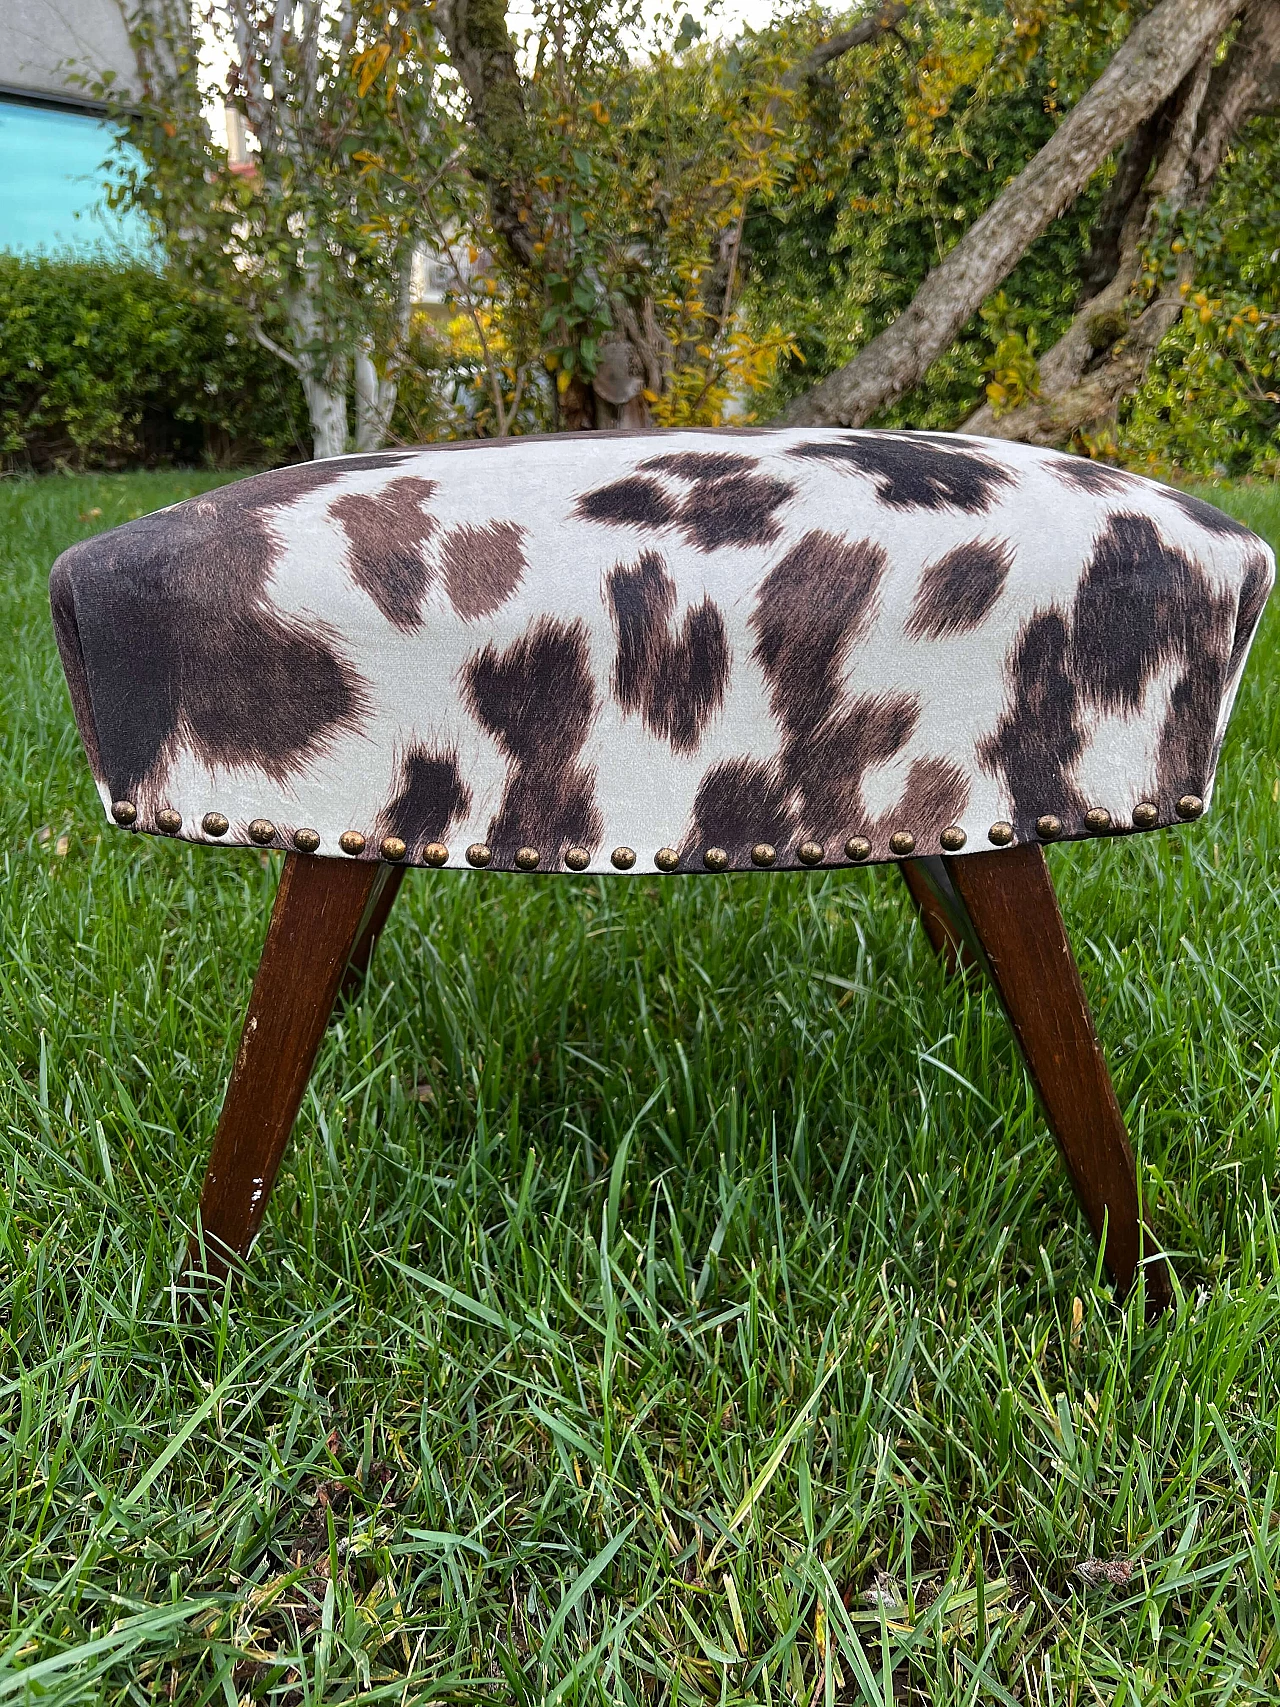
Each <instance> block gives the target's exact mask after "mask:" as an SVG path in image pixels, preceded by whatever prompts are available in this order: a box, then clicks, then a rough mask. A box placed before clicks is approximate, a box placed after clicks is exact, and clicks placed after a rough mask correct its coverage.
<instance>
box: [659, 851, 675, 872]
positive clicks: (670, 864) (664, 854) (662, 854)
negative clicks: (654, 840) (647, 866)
mask: <svg viewBox="0 0 1280 1707" xmlns="http://www.w3.org/2000/svg"><path fill="white" fill-rule="evenodd" d="M653 863H654V864H655V865H656V866H657V868H658V870H659V871H675V869H676V868H677V866H678V865H679V864H680V855H679V854H678V853H677V852H676V850H675V849H674V848H659V849H658V851H657V853H656V854H654V856H653Z"/></svg>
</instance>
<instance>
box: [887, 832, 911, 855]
mask: <svg viewBox="0 0 1280 1707" xmlns="http://www.w3.org/2000/svg"><path fill="white" fill-rule="evenodd" d="M915 846H916V839H915V837H914V836H913V835H912V834H911V832H910V830H895V831H894V832H893V834H892V835H891V836H890V837H889V849H890V852H891V853H896V854H899V855H901V854H909V853H914V852H915Z"/></svg>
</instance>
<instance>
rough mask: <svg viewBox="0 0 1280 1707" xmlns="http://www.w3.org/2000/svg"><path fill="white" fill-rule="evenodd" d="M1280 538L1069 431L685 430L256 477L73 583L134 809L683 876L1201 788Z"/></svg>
mask: <svg viewBox="0 0 1280 1707" xmlns="http://www.w3.org/2000/svg"><path fill="white" fill-rule="evenodd" d="M1273 574H1274V561H1273V558H1272V556H1271V553H1270V552H1269V550H1268V549H1267V547H1266V546H1265V545H1264V544H1263V543H1262V541H1261V540H1259V539H1257V538H1255V536H1254V535H1253V534H1251V533H1249V532H1248V531H1247V530H1246V529H1245V528H1243V527H1241V526H1240V525H1239V524H1238V523H1237V522H1235V521H1233V520H1231V519H1230V518H1229V517H1227V516H1225V515H1222V514H1221V513H1220V512H1219V511H1217V510H1216V509H1213V508H1211V507H1210V506H1209V505H1207V504H1203V503H1201V502H1199V501H1198V500H1197V499H1195V498H1192V497H1189V496H1187V495H1186V494H1184V493H1181V492H1176V491H1172V490H1170V489H1168V488H1166V487H1163V486H1159V485H1156V484H1154V483H1152V482H1150V481H1147V480H1143V479H1139V478H1137V477H1136V476H1133V475H1129V474H1124V473H1119V472H1117V471H1115V470H1113V469H1109V468H1105V467H1100V466H1098V465H1096V464H1093V463H1090V462H1087V461H1082V460H1079V459H1076V458H1070V457H1066V456H1060V455H1057V454H1055V453H1053V452H1048V451H1043V450H1038V449H1033V448H1030V447H1027V446H1023V445H1016V444H1005V443H1003V442H1000V443H997V442H994V441H986V440H981V439H969V438H961V437H956V436H952V435H942V434H934V433H905V432H903V433H895V432H860V433H854V432H845V431H838V430H837V431H814V430H808V429H795V430H786V431H759V432H754V431H752V432H742V433H722V432H715V433H713V432H699V431H680V432H671V433H666V434H661V435H652V434H647V435H646V434H625V433H624V434H589V435H580V436H572V437H570V436H560V437H554V438H545V439H517V440H507V441H503V442H487V443H486V442H479V443H471V444H462V445H442V446H436V447H432V448H427V449H422V450H412V451H391V452H387V453H384V454H382V455H377V456H353V457H343V458H338V459H336V460H334V461H329V462H319V463H309V464H304V465H303V466H300V467H295V468H287V469H281V470H277V471H275V472H273V473H268V474H261V475H257V476H255V477H254V478H252V479H248V480H243V481H240V482H238V483H237V484H235V485H231V486H227V487H224V488H222V489H221V490H219V491H216V492H211V493H209V494H208V495H207V496H204V497H199V498H191V499H189V500H187V501H186V502H185V503H182V504H177V505H175V506H174V507H173V508H171V509H168V510H164V511H161V512H159V513H158V514H156V515H151V516H146V517H144V518H143V519H142V520H140V521H135V522H130V523H128V524H127V525H126V526H124V527H119V528H116V529H114V530H113V531H112V532H110V533H107V534H103V535H101V536H100V537H98V538H96V539H92V540H89V541H87V542H85V543H84V544H82V545H77V546H75V547H73V548H72V549H71V550H70V551H68V552H66V553H64V554H63V556H62V557H60V558H59V559H58V562H57V563H56V565H55V566H54V570H53V575H52V599H53V611H54V618H55V622H56V626H57V634H58V642H59V645H60V647H61V651H62V658H63V662H64V664H65V667H66V673H67V679H68V681H69V683H70V687H71V696H72V700H73V703H74V706H75V712H76V717H77V719H78V721H79V725H80V730H81V733H82V735H83V737H84V742H85V746H86V747H87V749H88V753H89V758H90V761H91V763H92V766H93V771H94V775H95V777H96V779H97V783H98V789H99V792H100V794H101V796H102V799H103V802H104V804H105V805H106V807H107V809H108V811H109V812H111V813H112V814H113V815H114V817H115V818H116V820H117V821H118V822H119V823H121V824H124V825H127V826H129V827H130V828H132V829H136V830H149V831H159V832H162V833H165V834H168V835H176V836H179V837H182V838H185V839H186V840H189V841H194V842H214V843H220V844H227V843H236V844H253V843H256V844H259V845H264V846H275V847H280V848H296V849H300V850H302V851H304V852H316V853H320V854H327V855H336V854H339V852H340V851H341V852H342V853H345V854H347V855H350V856H352V857H354V858H357V859H378V858H385V859H389V860H395V861H408V862H411V863H417V864H427V865H448V866H466V865H467V864H468V863H470V864H472V865H480V866H488V867H490V868H491V869H493V870H500V871H512V870H531V869H537V870H539V871H557V870H564V869H569V870H575V871H576V870H589V871H602V872H608V871H614V870H628V871H635V872H652V871H654V870H664V871H665V870H680V871H700V870H704V869H711V870H723V869H726V868H728V869H733V870H741V869H750V868H751V867H752V866H753V865H760V866H777V867H785V866H793V865H815V864H828V865H840V864H844V863H847V862H849V861H858V862H861V861H864V860H886V859H893V858H899V857H906V856H908V855H912V854H914V855H915V856H917V857H918V856H920V855H924V854H934V853H937V852H939V851H940V850H946V851H949V852H957V851H960V850H964V851H972V850H975V849H989V848H990V847H992V846H993V845H995V846H1006V845H1010V844H1015V843H1020V842H1027V841H1035V840H1040V839H1050V840H1052V839H1058V838H1071V837H1078V836H1085V835H1091V834H1113V833H1117V832H1123V831H1128V830H1130V829H1135V828H1136V829H1149V828H1152V827H1154V826H1157V825H1164V824H1171V823H1175V822H1177V821H1178V820H1179V819H1180V818H1193V817H1196V816H1198V815H1199V813H1200V812H1201V811H1202V810H1203V807H1204V805H1205V803H1206V802H1207V801H1208V799H1209V795H1210V791H1211V788H1212V784H1213V774H1214V767H1215V764H1216V761H1217V757H1218V750H1219V747H1220V745H1221V741H1222V736H1223V731H1224V729H1225V726H1226V722H1227V718H1228V715H1229V713H1230V710H1231V704H1232V700H1233V698H1234V695H1235V692H1236V687H1237V684H1238V682H1239V680H1240V673H1241V670H1242V669H1243V667H1244V662H1245V657H1246V654H1247V652H1248V650H1249V644H1250V641H1251V639H1252V637H1253V634H1254V630H1255V629H1256V627H1257V624H1258V619H1259V616H1260V615H1261V612H1262V607H1263V603H1264V601H1265V599H1266V597H1267V593H1268V591H1269V589H1270V587H1271V583H1272V579H1273Z"/></svg>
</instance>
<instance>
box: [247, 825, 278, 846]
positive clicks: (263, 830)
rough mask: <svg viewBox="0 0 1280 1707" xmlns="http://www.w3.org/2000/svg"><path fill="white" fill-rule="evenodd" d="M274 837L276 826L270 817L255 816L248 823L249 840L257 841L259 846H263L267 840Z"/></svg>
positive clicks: (271, 840) (270, 840)
mask: <svg viewBox="0 0 1280 1707" xmlns="http://www.w3.org/2000/svg"><path fill="white" fill-rule="evenodd" d="M275 839H276V827H275V825H274V824H273V823H272V822H271V820H270V818H255V819H254V820H253V822H252V823H251V824H250V825H249V840H250V841H251V842H257V844H258V846H259V847H260V848H265V847H266V846H267V844H268V843H269V842H274V841H275Z"/></svg>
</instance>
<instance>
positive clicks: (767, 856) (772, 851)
mask: <svg viewBox="0 0 1280 1707" xmlns="http://www.w3.org/2000/svg"><path fill="white" fill-rule="evenodd" d="M777 857H778V850H777V848H775V847H772V846H771V845H770V844H769V843H768V842H757V843H756V845H755V847H753V848H752V850H751V863H752V865H772V864H773V863H774V861H775V860H776V859H777Z"/></svg>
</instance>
